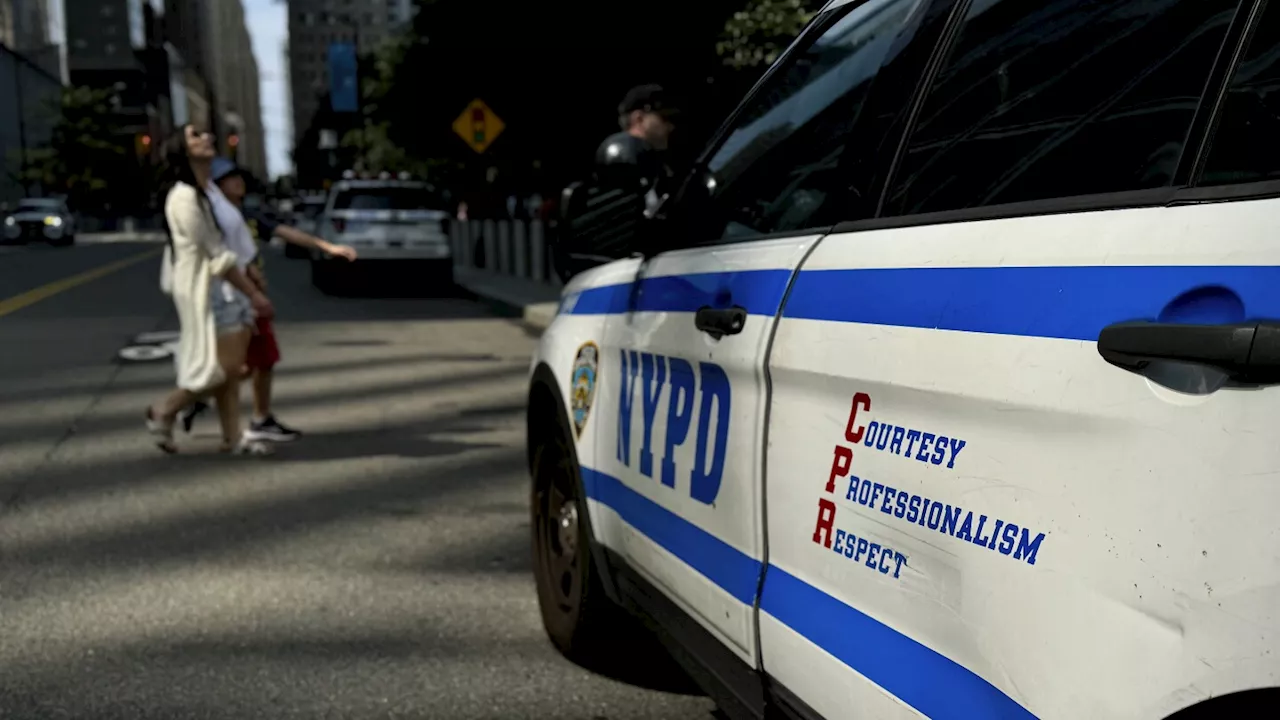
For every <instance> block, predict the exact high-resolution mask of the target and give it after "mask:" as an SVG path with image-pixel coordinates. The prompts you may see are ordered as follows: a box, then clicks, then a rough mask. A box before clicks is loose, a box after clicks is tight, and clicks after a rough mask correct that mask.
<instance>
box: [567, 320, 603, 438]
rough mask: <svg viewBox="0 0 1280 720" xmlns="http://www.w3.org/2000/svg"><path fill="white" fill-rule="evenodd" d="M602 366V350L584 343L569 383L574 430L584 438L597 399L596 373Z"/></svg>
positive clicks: (574, 364) (593, 344)
mask: <svg viewBox="0 0 1280 720" xmlns="http://www.w3.org/2000/svg"><path fill="white" fill-rule="evenodd" d="M599 365H600V348H599V347H597V346H596V344H595V343H593V342H587V343H583V345H582V347H580V348H578V356H577V357H576V358H574V361H573V377H572V379H571V381H570V383H569V393H570V409H571V410H572V411H573V430H574V432H575V433H577V436H578V437H582V429H583V428H584V427H586V426H587V417H588V416H589V415H590V414H591V403H592V401H593V400H595V397H596V372H597V370H598V368H599Z"/></svg>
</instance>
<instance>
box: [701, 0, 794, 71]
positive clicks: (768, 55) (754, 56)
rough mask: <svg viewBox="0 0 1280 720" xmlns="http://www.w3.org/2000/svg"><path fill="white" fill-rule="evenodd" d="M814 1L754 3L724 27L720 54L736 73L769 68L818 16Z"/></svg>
mask: <svg viewBox="0 0 1280 720" xmlns="http://www.w3.org/2000/svg"><path fill="white" fill-rule="evenodd" d="M815 4H816V3H814V2H813V1H812V0H751V1H750V2H749V3H748V4H747V7H746V8H744V9H743V10H740V11H738V12H735V13H734V14H733V15H732V16H731V17H730V18H729V19H728V20H727V21H726V22H725V24H724V31H723V32H722V33H721V36H720V41H719V42H718V43H716V52H717V53H718V54H719V55H720V58H721V60H722V62H724V64H725V65H728V66H729V67H731V68H734V69H735V70H742V69H746V68H762V69H763V67H767V66H769V65H770V64H772V63H773V61H774V60H777V59H778V56H779V55H781V54H782V51H783V50H785V49H786V48H787V46H788V45H790V44H791V41H792V40H794V39H795V37H796V35H799V34H800V31H801V30H803V29H804V26H805V25H806V24H808V22H809V21H810V20H811V19H813V16H814V15H815V14H816V12H817V11H816V10H815V9H814V5H815Z"/></svg>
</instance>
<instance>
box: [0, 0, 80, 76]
mask: <svg viewBox="0 0 1280 720" xmlns="http://www.w3.org/2000/svg"><path fill="white" fill-rule="evenodd" d="M62 3H63V0H0V45H4V46H5V47H7V48H9V49H10V50H13V51H14V52H17V53H20V54H22V55H23V56H24V57H26V58H27V59H28V60H30V61H31V62H33V63H35V64H36V65H38V66H39V67H40V68H41V69H42V70H44V71H45V72H47V73H49V74H50V75H53V76H55V77H57V78H60V79H61V80H62V82H63V83H65V82H67V61H66V33H65V32H64V30H63V22H62V16H63V6H62Z"/></svg>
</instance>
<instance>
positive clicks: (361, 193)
mask: <svg viewBox="0 0 1280 720" xmlns="http://www.w3.org/2000/svg"><path fill="white" fill-rule="evenodd" d="M441 207H443V205H442V204H441V202H440V201H439V199H437V198H436V197H435V195H434V193H432V192H430V191H429V190H427V189H426V188H413V187H387V188H355V189H351V190H344V191H342V192H340V193H338V196H337V197H336V198H334V199H333V209H334V210H439V209H440V208H441Z"/></svg>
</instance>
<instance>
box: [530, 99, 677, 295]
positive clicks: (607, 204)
mask: <svg viewBox="0 0 1280 720" xmlns="http://www.w3.org/2000/svg"><path fill="white" fill-rule="evenodd" d="M636 110H643V111H645V112H653V113H658V114H661V115H665V116H668V117H670V116H673V115H674V114H675V109H674V108H673V107H671V105H670V104H669V102H668V101H667V99H666V94H665V93H664V92H663V90H662V88H661V87H659V86H657V85H641V86H639V87H635V88H632V89H631V91H630V92H628V93H627V96H626V98H624V99H623V101H622V103H621V104H620V105H619V106H618V115H619V117H622V116H626V115H630V114H631V113H632V112H634V111H636ZM592 174H593V178H592V180H591V181H590V182H589V183H587V185H589V186H594V187H593V188H591V189H590V190H583V191H581V192H579V193H578V196H580V197H584V198H587V197H591V198H596V200H584V201H583V202H587V203H589V204H592V205H593V209H592V211H591V212H590V213H588V214H586V215H584V216H583V217H591V218H592V219H591V220H590V222H591V223H593V225H594V226H597V229H598V228H599V227H609V228H610V229H611V230H612V231H618V230H619V228H622V227H625V226H626V225H628V224H630V223H634V222H636V221H639V220H641V219H642V218H641V217H640V213H639V212H638V211H639V210H640V209H641V208H639V207H637V206H636V205H635V201H636V199H637V194H639V195H642V196H643V210H644V212H645V213H646V214H651V213H652V212H653V211H654V210H655V209H656V207H657V204H658V201H659V200H660V199H661V197H662V195H663V193H666V192H669V191H670V190H669V189H670V185H671V182H670V180H671V178H672V173H671V170H670V168H668V166H667V164H666V162H665V160H664V156H663V152H662V151H661V150H658V149H657V148H655V147H654V146H653V145H651V144H649V143H648V142H647V141H646V140H645V139H644V138H639V137H635V136H633V135H632V134H631V133H629V132H626V131H623V132H617V133H614V134H613V135H610V136H609V137H607V138H605V139H604V142H602V143H600V146H599V147H598V148H596V157H595V169H594V172H593V173H592ZM616 190H624V191H626V193H624V194H622V195H621V196H619V195H617V194H615V193H612V192H611V191H616ZM611 197H612V198H613V199H609V198H611ZM597 201H598V202H597ZM599 203H602V204H599ZM562 212H566V213H568V214H570V215H573V214H576V212H577V211H571V210H570V209H569V208H567V207H562ZM564 222H565V223H566V224H567V219H566V220H565V221H564ZM586 234H587V235H595V234H597V233H595V232H593V231H592V230H587V231H586ZM626 234H627V233H626V232H625V231H621V232H616V233H615V232H604V233H599V234H598V235H599V237H601V238H602V239H603V238H606V237H608V236H610V235H620V236H626ZM619 249H620V248H617V247H610V244H609V241H608V240H604V241H603V244H601V245H597V246H594V247H590V248H586V247H576V248H573V249H572V250H570V249H567V248H565V247H563V246H562V245H560V244H556V245H553V247H552V259H553V264H554V266H555V269H556V272H557V274H559V275H560V278H561V279H562V280H564V281H568V280H569V278H570V277H572V276H573V275H575V274H577V273H578V272H580V271H581V270H583V269H586V268H588V267H592V266H594V265H598V264H599V263H600V262H601V261H602V260H603V259H604V258H608V257H620V255H614V254H613V253H616V252H618V251H619Z"/></svg>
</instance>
